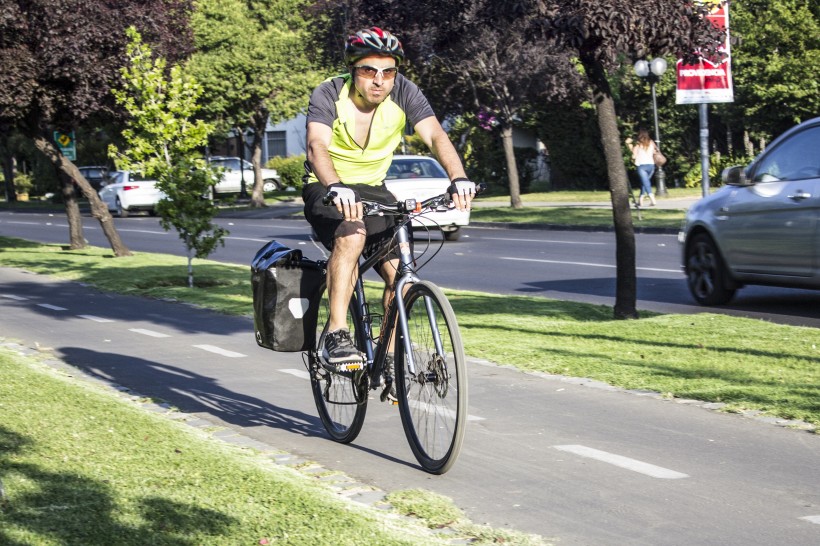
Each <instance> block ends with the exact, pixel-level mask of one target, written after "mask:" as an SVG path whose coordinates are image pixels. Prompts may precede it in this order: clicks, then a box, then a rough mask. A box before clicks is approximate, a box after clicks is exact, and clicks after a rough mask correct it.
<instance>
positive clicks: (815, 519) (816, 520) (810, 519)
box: [800, 516, 820, 525]
mask: <svg viewBox="0 0 820 546" xmlns="http://www.w3.org/2000/svg"><path fill="white" fill-rule="evenodd" d="M800 519H803V520H806V521H808V522H809V523H816V524H817V525H820V516H804V517H802V518H800Z"/></svg>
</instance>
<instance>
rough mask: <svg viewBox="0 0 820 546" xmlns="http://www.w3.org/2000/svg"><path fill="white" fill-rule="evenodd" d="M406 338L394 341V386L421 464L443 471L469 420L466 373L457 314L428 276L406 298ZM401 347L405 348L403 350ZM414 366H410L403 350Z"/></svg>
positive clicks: (453, 457) (435, 471)
mask: <svg viewBox="0 0 820 546" xmlns="http://www.w3.org/2000/svg"><path fill="white" fill-rule="evenodd" d="M404 305H405V309H406V311H407V328H408V332H409V336H410V339H404V337H403V336H401V335H400V343H399V344H398V346H397V347H396V355H395V362H396V383H397V385H396V392H397V395H398V399H399V412H400V414H401V420H402V425H403V426H404V433H405V435H406V436H407V441H408V442H409V443H410V448H411V449H412V450H413V454H414V455H415V456H416V459H417V460H418V462H419V464H421V466H422V468H424V470H426V471H427V472H430V473H433V474H443V473H445V472H447V471H448V470H449V469H450V468H451V467H452V466H453V464H454V463H455V461H456V458H457V457H458V454H459V452H460V451H461V444H462V442H463V441H464V427H465V424H466V420H467V373H466V369H465V364H464V360H465V357H464V346H463V345H462V342H461V334H460V333H459V329H458V323H457V321H456V315H455V313H454V312H453V308H452V307H451V306H450V302H449V301H447V297H446V296H445V295H444V293H443V292H442V291H441V289H440V288H438V287H437V286H436V285H434V284H432V283H429V282H425V281H422V282H419V283H415V284H413V285H412V286H411V287H410V288H409V289H408V291H407V294H406V296H405V298H404ZM402 348H403V350H402ZM406 353H409V354H411V355H412V360H413V365H414V367H415V369H412V370H411V369H410V362H409V359H408V358H407V354H406Z"/></svg>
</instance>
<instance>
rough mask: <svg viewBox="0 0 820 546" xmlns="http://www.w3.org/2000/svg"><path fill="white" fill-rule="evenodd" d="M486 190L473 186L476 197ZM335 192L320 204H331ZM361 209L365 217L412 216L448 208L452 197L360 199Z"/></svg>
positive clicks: (481, 184)
mask: <svg viewBox="0 0 820 546" xmlns="http://www.w3.org/2000/svg"><path fill="white" fill-rule="evenodd" d="M486 189H487V185H486V184H484V183H483V182H480V183H478V184H476V185H475V193H476V195H478V194H480V193H482V192H483V191H484V190H486ZM336 195H337V194H336V192H335V191H333V190H331V191H329V192H327V194H325V196H324V197H323V198H322V203H324V204H325V205H326V206H330V205H332V204H333V200H334V199H335V198H336ZM361 201H362V207H363V208H364V215H365V216H374V215H377V214H379V213H382V212H389V213H393V214H412V213H419V212H423V211H425V210H428V209H429V210H434V209H437V208H438V207H441V206H446V207H449V205H450V204H451V203H452V202H453V199H452V197H451V196H450V194H449V193H447V192H446V191H445V192H444V193H442V194H441V195H435V196H433V197H429V198H427V199H425V200H423V201H421V202H420V203H419V202H418V201H417V200H416V199H405V200H404V201H396V202H395V203H381V202H379V201H371V200H369V199H362V200H361Z"/></svg>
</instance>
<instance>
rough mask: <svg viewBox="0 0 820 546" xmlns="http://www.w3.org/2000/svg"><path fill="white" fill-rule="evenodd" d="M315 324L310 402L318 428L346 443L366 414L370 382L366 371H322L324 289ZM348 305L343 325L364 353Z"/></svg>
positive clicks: (353, 313)
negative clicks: (317, 413)
mask: <svg viewBox="0 0 820 546" xmlns="http://www.w3.org/2000/svg"><path fill="white" fill-rule="evenodd" d="M322 290H323V293H322V299H321V300H320V306H319V319H318V321H317V323H316V324H317V325H318V327H317V332H316V346H315V348H314V350H312V351H310V353H309V359H310V370H309V372H310V384H311V390H312V391H313V399H314V401H315V402H316V409H317V410H318V411H319V417H320V418H321V419H322V424H323V425H324V427H325V430H327V433H328V434H330V437H331V438H333V439H334V440H335V441H337V442H341V443H344V444H347V443H350V442H352V441H353V440H355V439H356V436H358V435H359V431H361V429H362V425H363V424H364V417H365V414H366V413H367V394H368V389H369V387H370V381H369V378H368V374H367V367H366V366H362V369H361V370H357V371H353V372H338V373H336V372H330V371H328V370H326V369H324V368H323V367H322V364H321V360H320V359H321V354H322V348H323V347H324V342H325V335H326V334H327V325H328V321H329V319H330V313H329V309H330V308H329V306H328V299H327V288H323V289H322ZM354 304H355V300H353V301H351V303H350V307H349V308H348V313H347V324H348V326H350V334H351V337H352V338H353V340H354V342H355V343H356V346H357V347H358V348H359V350H362V351H363V350H364V340H363V337H362V336H363V335H364V333H363V332H362V331H361V328H360V327H359V324H361V320H360V318H359V313H358V312H357V310H356V307H355V305H354Z"/></svg>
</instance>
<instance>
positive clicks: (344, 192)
mask: <svg viewBox="0 0 820 546" xmlns="http://www.w3.org/2000/svg"><path fill="white" fill-rule="evenodd" d="M327 189H328V191H329V192H333V193H334V194H336V195H335V196H334V198H333V204H334V205H336V210H338V211H339V212H340V213H342V215H343V216H344V217H345V220H347V221H355V220H361V219H362V218H364V211H363V210H362V201H361V199H360V198H359V194H358V193H357V192H356V191H355V190H352V189H351V188H348V187H347V186H345V185H344V184H343V183H342V182H336V183H334V184H330V185H329V186H328V187H327Z"/></svg>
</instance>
